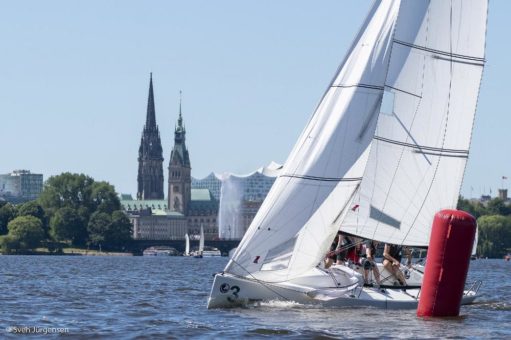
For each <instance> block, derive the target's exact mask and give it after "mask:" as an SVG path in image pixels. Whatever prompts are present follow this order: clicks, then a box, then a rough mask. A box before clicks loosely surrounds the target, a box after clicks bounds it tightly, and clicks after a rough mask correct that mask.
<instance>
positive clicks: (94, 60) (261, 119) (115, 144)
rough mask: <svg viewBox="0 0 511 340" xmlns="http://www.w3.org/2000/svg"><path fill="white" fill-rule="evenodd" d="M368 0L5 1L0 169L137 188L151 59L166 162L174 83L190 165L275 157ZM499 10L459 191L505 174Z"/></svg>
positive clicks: (289, 142)
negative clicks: (73, 175) (79, 176)
mask: <svg viewBox="0 0 511 340" xmlns="http://www.w3.org/2000/svg"><path fill="white" fill-rule="evenodd" d="M370 4H371V2H370V1H369V0H363V1H361V0H356V1H355V0H350V1H348V0H345V1H338V0H337V1H333V0H328V1H297V0H293V1H291V0H280V1H270V0H264V1H252V2H248V1H234V0H232V1H227V0H217V1H207V0H203V1H198V0H189V1H105V0H101V1H99V0H97V1H81V2H78V1H10V2H3V3H2V5H1V6H0V43H1V44H2V45H1V47H0V50H1V53H0V117H1V120H0V173H7V172H10V171H11V170H13V169H30V170H32V171H33V172H37V173H43V174H44V176H45V178H48V177H49V176H51V175H56V174H59V173H61V172H64V171H70V172H80V173H85V174H88V175H90V176H92V177H94V178H95V179H97V180H106V181H109V182H110V183H112V184H114V185H115V187H116V189H117V190H118V191H119V192H127V193H132V194H135V193H136V175H137V152H138V146H139V142H140V135H141V132H142V127H143V124H144V121H145V113H146V105H147V91H148V82H149V72H153V79H154V87H155V102H156V119H157V123H158V125H159V127H160V132H161V137H162V144H163V149H164V158H165V161H164V166H165V169H166V167H167V162H168V159H169V153H170V150H171V148H172V144H173V130H174V125H175V122H176V120H177V114H178V107H179V91H180V90H182V91H183V115H184V121H185V124H186V127H187V145H188V148H189V151H190V157H191V162H192V175H193V176H194V177H198V178H202V177H204V176H206V175H207V174H209V173H210V172H211V171H216V172H225V171H229V172H235V173H248V172H250V171H253V170H255V169H256V168H258V167H260V166H262V165H265V164H268V163H270V161H272V160H273V161H276V162H279V163H282V162H284V161H285V159H286V157H287V155H288V153H289V152H290V150H291V148H292V146H293V145H294V143H295V141H296V139H297V138H298V135H299V134H300V132H301V131H302V129H303V128H304V126H305V124H306V122H307V120H308V118H309V117H310V115H311V114H312V111H313V109H314V107H315V105H316V104H317V101H318V100H319V99H320V98H321V95H322V93H323V91H324V90H325V88H326V86H327V84H328V83H329V81H330V79H331V77H332V76H333V74H334V72H335V70H336V69H337V66H338V64H339V63H340V61H341V59H342V57H343V56H344V53H345V51H346V49H347V47H348V45H349V43H350V42H351V40H352V39H353V37H354V35H355V33H356V31H357V30H358V28H359V27H360V25H361V23H362V20H363V18H364V16H365V14H366V13H367V10H368V8H369V6H370ZM510 12H511V1H507V0H493V1H492V2H491V3H490V11H489V25H488V39H487V60H488V62H487V65H486V69H485V72H484V77H483V85H482V88H481V93H480V97H479V104H478V112H477V115H476V121H475V129H474V134H473V139H472V149H471V156H470V160H469V163H468V167H467V171H466V174H465V180H464V185H463V190H462V193H463V194H464V195H465V196H479V195H480V194H482V193H484V192H486V193H489V190H490V188H491V189H492V192H493V194H495V192H496V189H497V187H500V186H501V185H502V181H501V178H502V176H508V177H510V179H511V138H510V137H509V135H510V127H511V115H510V113H509V111H510V110H509V105H508V100H507V99H508V98H509V91H508V90H509V81H508V79H511V71H510V68H509V66H508V65H507V63H506V61H507V60H508V59H509V55H510V51H509V50H510V46H509V37H508V34H509V33H508V32H509V31H510V29H509V26H510V24H509V19H508V18H507V16H508V13H510ZM166 172H167V171H166V170H165V175H167V174H166ZM504 185H505V186H506V187H507V186H508V184H507V183H505V182H504Z"/></svg>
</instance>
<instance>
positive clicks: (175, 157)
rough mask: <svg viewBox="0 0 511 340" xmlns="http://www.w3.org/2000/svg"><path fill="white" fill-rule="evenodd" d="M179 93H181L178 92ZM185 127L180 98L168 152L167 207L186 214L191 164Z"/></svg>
mask: <svg viewBox="0 0 511 340" xmlns="http://www.w3.org/2000/svg"><path fill="white" fill-rule="evenodd" d="M180 94H181V93H180ZM185 139H186V129H185V127H184V125H183V116H182V114H181V98H180V99H179V118H178V119H177V126H176V129H175V131H174V148H173V149H172V151H171V153H170V161H169V193H168V200H169V201H168V207H169V209H170V210H171V211H177V212H180V213H182V214H184V215H187V213H188V208H189V203H190V200H191V187H192V177H191V170H192V168H191V166H190V157H189V156H188V149H187V148H186V144H185Z"/></svg>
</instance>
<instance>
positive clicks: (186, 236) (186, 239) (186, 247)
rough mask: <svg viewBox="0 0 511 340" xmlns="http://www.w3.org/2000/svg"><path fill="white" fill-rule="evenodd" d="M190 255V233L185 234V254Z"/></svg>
mask: <svg viewBox="0 0 511 340" xmlns="http://www.w3.org/2000/svg"><path fill="white" fill-rule="evenodd" d="M188 255H190V236H188V233H186V234H185V256H188Z"/></svg>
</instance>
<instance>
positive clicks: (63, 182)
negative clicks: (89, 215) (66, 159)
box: [38, 172, 94, 216]
mask: <svg viewBox="0 0 511 340" xmlns="http://www.w3.org/2000/svg"><path fill="white" fill-rule="evenodd" d="M93 183H94V180H93V179H92V178H91V177H89V176H86V175H84V174H71V173H69V172H66V173H63V174H61V175H58V176H52V177H50V178H48V180H47V181H46V182H45V184H44V188H43V192H42V193H41V195H40V196H39V198H38V201H39V203H40V204H41V206H42V207H43V209H44V210H45V211H47V212H48V213H49V214H50V216H53V214H54V213H55V211H57V210H58V209H60V208H64V207H69V208H75V209H78V208H80V207H83V206H84V207H86V208H92V207H91V205H92V202H91V192H92V184H93Z"/></svg>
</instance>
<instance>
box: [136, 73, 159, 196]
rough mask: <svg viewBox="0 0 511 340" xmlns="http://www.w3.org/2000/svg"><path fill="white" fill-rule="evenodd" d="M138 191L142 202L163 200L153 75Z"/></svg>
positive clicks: (141, 144)
mask: <svg viewBox="0 0 511 340" xmlns="http://www.w3.org/2000/svg"><path fill="white" fill-rule="evenodd" d="M137 182H138V190H137V198H138V199H141V200H148V199H155V200H158V199H163V198H164V194H163V149H162V147H161V140H160V131H159V130H158V125H157V124H156V110H155V105H154V93H153V74H152V73H151V74H150V79H149V96H148V99H147V114H146V122H145V125H144V129H143V131H142V137H141V140H140V147H139V149H138V176H137Z"/></svg>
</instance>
